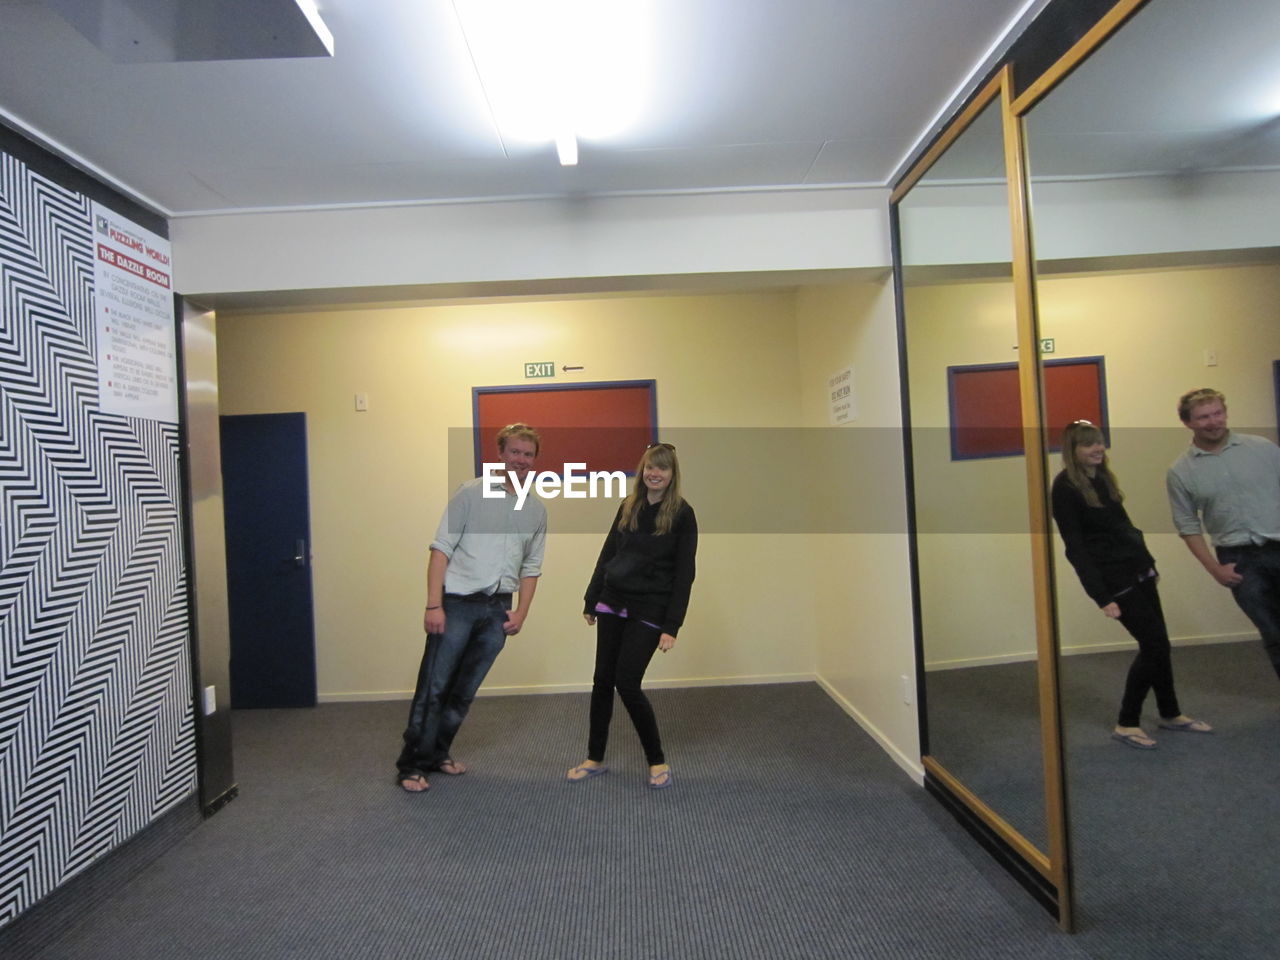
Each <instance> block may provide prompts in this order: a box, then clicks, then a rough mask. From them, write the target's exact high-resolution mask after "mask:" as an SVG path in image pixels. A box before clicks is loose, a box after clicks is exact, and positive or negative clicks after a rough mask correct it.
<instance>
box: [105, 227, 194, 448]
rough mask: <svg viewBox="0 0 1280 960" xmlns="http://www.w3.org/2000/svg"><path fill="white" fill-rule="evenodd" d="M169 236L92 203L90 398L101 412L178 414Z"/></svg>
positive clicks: (170, 417) (171, 417) (172, 417)
mask: <svg viewBox="0 0 1280 960" xmlns="http://www.w3.org/2000/svg"><path fill="white" fill-rule="evenodd" d="M171 276H172V271H171V270H170V268H169V241H168V240H163V239H161V238H160V237H158V236H156V235H155V234H154V233H152V232H151V231H150V230H145V229H143V228H142V227H140V226H138V225H137V224H135V223H133V222H132V221H131V220H127V219H125V218H124V217H122V216H120V214H118V213H116V212H115V211H114V210H111V209H109V208H108V207H104V206H102V205H101V204H99V203H96V202H95V203H94V205H93V281H94V304H95V321H96V323H97V331H98V398H99V402H100V403H101V407H102V412H103V413H115V414H120V415H122V416H126V417H142V418H144V419H147V420H164V421H168V422H170V423H177V421H178V378H177V366H176V362H175V359H174V348H175V347H174V320H173V288H172V284H171V281H170V278H171Z"/></svg>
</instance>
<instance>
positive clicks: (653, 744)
mask: <svg viewBox="0 0 1280 960" xmlns="http://www.w3.org/2000/svg"><path fill="white" fill-rule="evenodd" d="M661 636H662V631H661V630H659V629H658V628H657V627H651V626H649V625H648V624H645V623H641V622H640V621H639V620H630V619H628V618H626V617H618V616H615V615H613V614H610V613H601V614H597V616H596V672H595V677H594V678H593V679H592V685H591V733H590V735H589V737H588V739H587V757H588V758H589V759H591V760H594V761H596V763H600V762H602V761H603V760H604V750H605V747H606V746H607V745H608V743H609V721H610V720H612V719H613V691H614V689H615V688H616V689H617V691H618V696H619V697H621V698H622V705H623V706H624V707H626V708H627V713H629V714H630V715H631V722H632V723H633V724H635V728H636V733H638V734H639V735H640V743H641V745H643V747H644V755H645V759H647V760H648V761H649V765H650V766H656V765H657V764H659V763H665V762H666V761H665V759H664V758H663V755H662V739H661V738H660V737H659V736H658V722H657V720H655V719H654V716H653V707H652V706H650V705H649V698H648V697H646V696H645V695H644V692H643V691H642V690H641V689H640V681H642V680H643V679H644V672H645V670H646V669H648V666H649V661H650V660H652V659H653V654H654V651H655V650H657V649H658V638H659V637H661Z"/></svg>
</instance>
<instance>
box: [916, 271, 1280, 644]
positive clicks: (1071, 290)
mask: <svg viewBox="0 0 1280 960" xmlns="http://www.w3.org/2000/svg"><path fill="white" fill-rule="evenodd" d="M1010 296H1011V294H1010V288H1009V285H1008V284H1007V283H1005V282H998V281H971V282H963V283H951V284H945V285H935V286H928V287H921V288H917V289H913V290H912V291H910V292H909V293H908V300H907V305H908V316H909V317H912V316H916V317H925V318H933V319H934V320H936V321H937V322H934V323H932V324H929V325H928V326H927V327H925V326H924V325H923V324H922V326H921V328H920V331H921V336H920V337H919V339H918V341H917V342H916V343H913V346H912V354H911V356H912V368H911V380H912V389H913V396H914V397H915V398H916V401H914V402H913V409H914V410H915V416H916V424H917V425H919V424H921V423H927V424H928V425H929V426H930V427H933V426H936V425H940V424H945V423H946V396H945V380H944V368H945V366H946V364H947V363H989V362H1000V361H1008V360H1012V359H1014V357H1015V355H1016V354H1015V352H1014V351H1012V350H1010V349H1009V348H1010V346H1011V345H1012V339H1011V337H1012V322H1013V321H1012V302H1011V299H1010ZM1039 301H1040V303H1039V305H1040V311H1041V318H1042V321H1041V335H1042V336H1045V337H1052V338H1054V340H1055V341H1056V353H1055V354H1054V356H1056V357H1074V356H1097V355H1101V356H1103V357H1105V361H1106V377H1107V394H1108V403H1109V417H1110V425H1111V428H1112V441H1113V447H1112V451H1111V456H1112V464H1113V467H1114V469H1115V470H1116V472H1117V474H1118V476H1119V478H1120V481H1121V484H1122V486H1123V488H1124V490H1125V492H1126V495H1127V497H1128V499H1127V501H1126V506H1127V508H1128V510H1129V513H1130V515H1131V516H1132V517H1133V519H1134V522H1135V523H1136V524H1137V525H1138V526H1139V527H1141V528H1142V529H1143V530H1145V531H1146V533H1147V539H1148V544H1149V546H1150V547H1151V550H1152V553H1153V555H1154V556H1155V557H1156V561H1157V564H1158V566H1159V569H1160V572H1161V576H1162V579H1161V597H1162V599H1163V601H1164V605H1165V612H1166V616H1167V619H1168V622H1169V628H1170V633H1171V635H1172V636H1173V638H1174V641H1175V643H1176V642H1184V643H1186V642H1206V641H1212V640H1230V639H1238V638H1240V637H1242V636H1253V635H1256V634H1255V633H1254V631H1253V629H1252V627H1251V625H1250V624H1249V623H1248V621H1247V620H1246V619H1245V618H1244V616H1243V615H1242V614H1241V613H1240V612H1239V610H1238V609H1237V608H1236V607H1235V604H1234V603H1233V602H1232V600H1231V597H1230V595H1229V594H1228V593H1227V591H1225V590H1224V589H1223V588H1221V587H1219V586H1218V585H1217V584H1216V583H1214V582H1213V581H1212V580H1210V578H1209V577H1208V576H1207V575H1206V574H1205V573H1204V572H1203V570H1202V569H1201V568H1200V566H1199V564H1197V563H1195V561H1194V560H1192V558H1191V556H1190V554H1189V553H1188V552H1187V550H1186V548H1185V546H1184V545H1183V544H1182V542H1181V540H1180V539H1179V538H1178V537H1177V536H1176V535H1174V534H1173V533H1172V525H1171V523H1170V520H1169V510H1168V505H1167V501H1166V499H1165V493H1164V474H1165V470H1166V469H1167V467H1168V465H1169V463H1170V462H1171V461H1172V460H1173V459H1174V458H1175V457H1176V456H1177V455H1178V454H1179V453H1180V452H1181V451H1182V449H1183V448H1184V447H1185V446H1186V444H1187V442H1188V435H1187V431H1186V430H1185V428H1184V427H1182V426H1181V424H1180V422H1179V421H1178V419H1177V415H1176V413H1175V412H1174V408H1175V405H1176V401H1177V397H1178V396H1179V395H1180V394H1181V393H1183V392H1185V391H1186V390H1189V389H1192V388H1194V387H1198V386H1215V387H1217V388H1218V389H1220V390H1222V391H1223V392H1225V393H1226V394H1227V397H1228V401H1229V406H1230V412H1231V419H1232V423H1233V425H1234V426H1235V427H1236V428H1237V429H1241V430H1243V431H1245V432H1267V431H1268V430H1270V431H1271V433H1270V435H1271V436H1273V437H1274V424H1275V407H1274V397H1273V390H1272V380H1271V363H1272V361H1273V360H1275V359H1280V317H1277V312H1278V308H1277V304H1280V267H1275V266H1246V267H1241V266H1234V267H1206V268H1198V269H1164V270H1160V269H1157V270H1143V271H1116V272H1108V273H1095V274H1082V275H1062V276H1052V275H1050V276H1047V277H1042V279H1041V285H1040V294H1039ZM1001 316H1007V317H1008V320H1007V325H1006V324H1005V323H1004V322H1003V321H1001V322H995V318H997V317H1001ZM948 318H949V319H948ZM983 318H986V319H985V320H984V319H983ZM914 322H915V321H909V323H914ZM1006 331H1007V332H1006ZM1206 350H1212V351H1214V352H1216V354H1217V361H1218V362H1217V365H1216V366H1214V367H1207V366H1205V363H1204V352H1205V351H1206ZM1260 428H1261V429H1260ZM929 434H930V438H931V439H925V440H924V445H925V450H926V454H925V458H924V459H923V460H922V461H921V466H922V467H923V469H922V470H921V471H920V473H919V476H920V478H921V480H922V481H923V486H924V490H923V492H922V493H918V496H919V497H920V498H921V499H922V500H925V501H927V502H928V503H931V504H934V505H942V506H945V505H947V504H948V503H952V504H955V503H960V502H964V503H967V504H972V505H973V510H974V511H976V512H975V513H974V514H972V515H971V516H972V517H974V518H976V519H975V520H974V522H973V523H972V524H971V527H974V528H977V527H984V526H986V525H989V524H993V523H1000V522H1003V521H1001V520H999V519H998V518H999V517H1000V516H1002V515H1003V513H1004V512H1005V511H1007V510H1008V509H1009V506H1010V505H1015V506H1016V507H1017V508H1018V509H1025V503H1026V497H1025V493H1024V492H1023V490H1022V488H1021V484H1023V482H1024V481H1023V475H1022V470H1023V465H1022V462H1021V460H1020V459H1017V458H1010V459H1005V460H983V461H970V462H962V463H951V462H950V460H949V456H948V454H947V452H946V447H945V437H944V436H943V435H942V434H943V431H938V430H932V431H929ZM933 434H937V436H933ZM921 444H922V441H921V436H920V434H917V449H920V447H921ZM1060 466H1061V465H1060V461H1059V460H1058V458H1057V457H1056V456H1054V457H1053V458H1052V459H1051V461H1050V463H1049V476H1050V478H1052V477H1053V476H1054V475H1056V473H1057V472H1058V470H1059V469H1060ZM934 521H935V522H936V523H937V524H939V525H942V524H944V523H945V520H944V518H943V516H942V515H941V514H939V515H938V516H937V517H935V518H934ZM921 522H922V527H923V526H924V525H925V522H926V520H925V518H923V517H922V521H921ZM933 539H935V540H937V541H938V543H937V544H935V545H933V546H932V547H930V546H925V545H922V563H921V567H922V570H921V573H922V577H924V578H931V579H932V582H934V585H935V589H932V590H927V591H926V598H930V597H936V598H937V601H936V602H934V601H932V600H930V606H929V607H928V608H927V609H926V610H925V611H924V616H925V620H926V624H928V623H930V622H932V623H934V624H942V623H946V624H947V625H948V630H947V631H944V632H941V634H940V635H941V637H942V639H943V641H944V642H943V643H942V644H941V645H939V646H938V647H934V648H931V649H930V650H929V651H928V652H927V657H926V659H927V660H928V661H929V662H930V663H939V664H943V663H951V664H953V665H958V664H966V663H968V664H972V663H980V662H991V661H996V660H1000V659H1012V658H1017V657H1019V656H1023V655H1029V652H1030V649H1031V646H1030V638H1031V636H1032V634H1031V632H1030V631H1031V620H1030V607H1029V605H1027V607H1026V609H1025V610H1023V609H1022V608H1021V607H1015V608H1014V609H1012V610H1010V608H1009V606H1008V604H1009V603H1010V600H1011V598H1012V600H1013V601H1014V602H1015V603H1016V602H1017V598H1018V597H1020V596H1023V595H1024V594H1025V596H1026V597H1027V598H1029V597H1030V572H1029V568H1028V561H1027V560H1026V558H1025V557H1023V556H1022V551H1021V546H1020V545H1019V538H1017V537H1010V538H1008V540H1009V547H1008V548H1006V549H1001V547H1000V544H999V542H998V539H999V538H998V537H991V536H984V535H978V534H973V533H945V532H944V533H941V534H937V535H934V536H933ZM1055 539H1056V538H1055ZM956 570H963V571H965V574H964V576H963V579H959V580H958V579H957V578H956V577H955V576H954V573H955V571H956ZM948 571H950V574H949V573H948ZM1056 571H1057V578H1056V581H1057V585H1058V598H1059V599H1058V609H1059V618H1060V624H1061V641H1062V645H1063V648H1064V650H1066V651H1067V652H1076V651H1083V650H1088V649H1108V648H1115V649H1125V648H1127V647H1128V646H1129V645H1130V641H1129V638H1128V635H1127V634H1125V633H1124V631H1123V628H1121V627H1120V626H1119V625H1117V624H1113V623H1108V622H1106V621H1105V620H1103V618H1102V617H1101V615H1100V614H1099V613H1098V612H1097V609H1096V607H1095V606H1094V604H1093V603H1092V602H1091V601H1089V600H1088V598H1087V597H1086V596H1085V594H1084V592H1083V590H1082V589H1081V588H1080V585H1079V581H1078V580H1077V579H1076V577H1075V573H1074V571H1073V570H1072V569H1071V567H1070V565H1069V564H1067V562H1066V559H1065V557H1064V556H1063V555H1062V552H1061V545H1060V544H1059V546H1058V557H1057V564H1056ZM946 583H951V584H952V585H953V587H954V589H947V588H946V586H945V584H946ZM1011 585H1012V588H1011ZM994 609H999V610H1000V611H1001V617H1000V619H999V626H998V628H997V627H995V626H993V622H992V619H991V616H990V613H991V611H992V610H994ZM1019 624H1023V625H1024V626H1025V628H1026V629H1025V631H1022V634H1021V635H1023V636H1024V639H1025V640H1026V641H1027V643H1026V644H1025V645H1019V644H1018V643H1017V642H1016V640H1017V637H1018V636H1019V635H1020V632H1019V630H1018V629H1017V628H1018V625H1019Z"/></svg>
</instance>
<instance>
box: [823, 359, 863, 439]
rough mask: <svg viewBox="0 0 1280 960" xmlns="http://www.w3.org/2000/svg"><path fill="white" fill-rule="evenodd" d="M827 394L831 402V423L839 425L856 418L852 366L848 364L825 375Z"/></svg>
mask: <svg viewBox="0 0 1280 960" xmlns="http://www.w3.org/2000/svg"><path fill="white" fill-rule="evenodd" d="M827 396H828V397H829V398H830V402H831V407H830V409H831V425H832V426H833V427H835V426H839V425H840V424H842V423H848V422H849V421H850V420H853V419H856V417H857V415H858V412H857V409H856V408H855V407H854V396H853V367H852V366H848V367H845V368H844V369H843V370H839V371H837V372H836V373H833V374H832V375H831V376H829V377H827Z"/></svg>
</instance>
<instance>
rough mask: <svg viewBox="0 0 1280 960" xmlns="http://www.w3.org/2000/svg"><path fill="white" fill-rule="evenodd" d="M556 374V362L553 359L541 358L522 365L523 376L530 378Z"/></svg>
mask: <svg viewBox="0 0 1280 960" xmlns="http://www.w3.org/2000/svg"><path fill="white" fill-rule="evenodd" d="M555 375H556V363H555V361H554V360H542V361H539V362H538V363H526V364H525V365H524V378H525V379H526V380H532V379H534V378H535V377H554V376H555Z"/></svg>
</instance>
